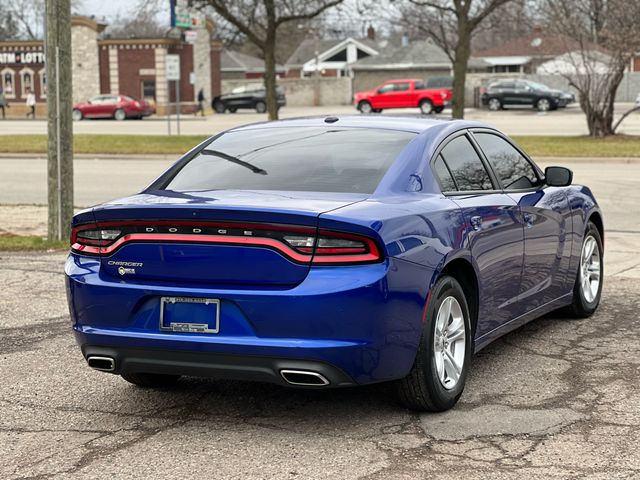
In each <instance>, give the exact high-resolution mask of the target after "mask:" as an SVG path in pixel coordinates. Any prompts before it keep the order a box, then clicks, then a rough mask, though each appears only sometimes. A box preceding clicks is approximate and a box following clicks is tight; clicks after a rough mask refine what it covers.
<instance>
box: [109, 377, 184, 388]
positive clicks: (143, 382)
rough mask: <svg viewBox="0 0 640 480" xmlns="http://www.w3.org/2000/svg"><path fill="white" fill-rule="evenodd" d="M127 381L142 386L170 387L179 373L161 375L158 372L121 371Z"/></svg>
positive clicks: (176, 379)
mask: <svg viewBox="0 0 640 480" xmlns="http://www.w3.org/2000/svg"><path fill="white" fill-rule="evenodd" d="M120 376H121V377H122V378H124V379H125V380H126V381H127V382H129V383H132V384H134V385H137V386H138V387H143V388H163V387H172V386H173V385H175V384H176V382H177V381H178V379H179V378H180V375H162V374H159V373H122V374H120Z"/></svg>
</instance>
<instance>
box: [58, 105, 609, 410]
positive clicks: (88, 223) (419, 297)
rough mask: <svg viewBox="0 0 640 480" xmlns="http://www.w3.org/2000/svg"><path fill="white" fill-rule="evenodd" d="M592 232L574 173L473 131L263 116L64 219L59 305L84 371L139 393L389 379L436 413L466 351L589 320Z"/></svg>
mask: <svg viewBox="0 0 640 480" xmlns="http://www.w3.org/2000/svg"><path fill="white" fill-rule="evenodd" d="M123 175H125V173H124V172H123ZM452 200H454V201H452ZM602 225H603V222H602V212H601V211H600V208H599V207H598V205H597V203H596V200H595V199H594V197H593V195H592V193H591V191H590V190H589V188H587V187H584V186H580V185H572V173H571V171H570V170H568V169H566V168H562V167H547V168H546V170H544V171H542V170H541V169H540V168H538V167H537V166H536V164H535V163H534V162H533V161H532V160H531V159H530V158H529V157H528V156H527V155H526V154H525V153H524V152H523V151H522V150H521V149H520V148H518V147H517V146H516V145H515V144H514V143H513V142H512V141H511V140H509V138H508V137H507V136H505V135H503V134H502V133H500V132H499V131H497V130H495V129H493V128H491V127H489V126H483V125H482V124H480V123H478V122H469V121H464V120H453V121H448V122H442V121H438V120H435V119H425V118H415V117H413V118H412V117H404V118H403V117H382V116H377V117H371V116H366V117H363V116H346V117H327V118H317V117H316V118H302V119H300V118H299V119H290V120H283V121H279V122H265V123H260V124H254V125H249V126H245V127H239V128H235V129H233V130H230V131H227V132H223V133H222V134H220V135H217V136H215V137H212V138H210V139H209V141H207V142H203V143H202V144H201V145H200V146H198V147H197V148H195V149H194V150H192V151H190V152H189V153H188V154H187V155H185V156H184V157H183V158H181V159H180V160H179V161H178V162H177V163H176V164H175V165H173V166H172V167H170V168H169V169H168V170H167V171H166V172H165V173H164V174H163V175H161V176H160V177H159V178H158V180H156V181H155V182H154V183H152V184H151V185H150V186H149V187H148V188H146V189H145V190H144V191H142V192H141V193H139V194H136V195H133V196H130V197H127V198H122V199H120V200H115V201H111V202H108V203H105V204H103V205H98V206H96V207H93V208H91V209H87V210H84V211H82V212H79V213H77V214H76V215H75V216H74V217H73V224H72V236H71V252H70V254H69V257H68V259H67V261H66V265H65V275H66V286H67V298H68V301H69V310H70V312H71V317H72V324H73V330H74V332H75V336H76V339H77V342H78V343H79V345H80V347H81V351H82V354H83V355H84V358H85V359H86V361H87V363H88V365H89V366H90V367H92V368H94V369H96V370H101V371H104V372H110V373H113V374H118V375H121V376H122V377H123V378H124V379H125V380H127V381H128V382H131V383H133V384H136V385H140V386H143V387H162V386H167V385H172V384H175V383H176V382H177V381H178V379H179V377H180V376H181V375H189V376H212V377H225V378H232V379H242V380H258V381H266V382H272V383H276V384H279V385H283V386H295V387H307V388H316V389H320V388H330V387H346V386H356V385H364V384H369V383H375V382H384V381H396V382H395V386H396V388H397V389H398V392H399V394H400V398H401V399H402V401H403V402H404V404H405V405H406V406H408V407H411V408H414V409H418V410H432V411H440V410H446V409H448V408H451V407H452V406H453V405H454V404H455V403H456V401H457V400H458V398H459V397H460V395H461V394H462V390H463V388H464V384H465V380H466V379H467V376H468V372H469V368H470V363H471V362H470V360H471V355H472V354H473V353H474V352H477V351H479V350H481V349H482V348H484V347H485V346H486V345H488V344H489V343H491V342H492V341H494V340H495V339H497V338H498V337H500V336H502V335H504V334H506V333H507V332H509V331H511V330H514V329H515V328H518V327H519V326H521V325H523V324H525V323H527V322H529V321H531V320H533V319H534V318H537V317H540V316H542V315H544V314H546V313H548V312H550V311H552V310H555V309H558V308H561V307H567V308H568V309H569V310H570V311H571V312H572V314H573V315H575V316H580V317H587V316H589V315H591V314H592V313H593V312H594V311H595V310H596V308H597V307H598V304H599V302H600V295H601V291H602V284H603V276H602V265H603V262H602V254H603V249H602V238H603V235H604V231H603V226H602ZM515 340H517V339H512V341H515ZM489 373H491V372H485V374H489ZM494 373H495V372H494ZM509 380H510V379H509V378H507V379H504V381H509Z"/></svg>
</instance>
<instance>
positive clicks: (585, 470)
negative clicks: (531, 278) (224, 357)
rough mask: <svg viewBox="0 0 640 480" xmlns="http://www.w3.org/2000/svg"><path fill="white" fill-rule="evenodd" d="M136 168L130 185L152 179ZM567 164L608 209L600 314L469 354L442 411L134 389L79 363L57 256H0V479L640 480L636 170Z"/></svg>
mask: <svg viewBox="0 0 640 480" xmlns="http://www.w3.org/2000/svg"><path fill="white" fill-rule="evenodd" d="M147 162H148V163H144V164H142V165H143V166H146V167H147V168H140V169H139V170H140V171H141V173H140V177H136V179H138V180H131V179H130V180H127V182H129V181H131V182H132V184H135V183H136V182H140V184H143V183H145V182H146V181H147V177H146V175H147V174H148V173H147V170H153V171H156V170H160V169H161V167H162V166H163V162H154V161H147ZM0 164H1V163H0ZM99 165H102V163H99ZM109 165H111V169H114V170H117V168H115V167H113V165H114V164H112V163H108V161H104V166H105V168H106V167H107V166H109ZM569 165H570V166H571V167H572V168H573V169H574V170H575V173H576V180H577V181H584V182H586V183H590V184H591V185H592V186H593V189H594V191H595V192H596V195H597V196H598V197H599V199H600V201H601V203H602V205H603V208H604V212H605V223H606V227H607V228H608V232H607V235H606V255H605V260H606V264H605V272H606V277H605V288H604V296H603V302H602V305H601V308H600V309H599V310H598V312H597V313H596V314H595V315H594V316H593V317H592V318H589V319H585V320H568V319H564V318H560V317H558V316H557V315H550V316H548V317H546V318H543V319H540V320H537V321H535V322H532V323H530V324H529V325H527V326H525V327H524V328H521V329H519V330H517V331H516V332H513V333H511V334H509V335H507V336H506V337H504V338H502V339H501V340H499V341H497V342H496V343H494V344H492V345H491V346H489V347H488V348H486V349H485V350H483V351H482V352H480V353H479V354H478V355H477V356H476V357H475V359H474V363H473V367H472V372H471V375H470V378H469V381H468V384H467V388H466V390H465V393H464V394H463V396H462V398H461V401H460V403H459V404H458V406H457V407H456V408H455V409H454V410H452V411H450V412H447V413H443V414H437V415H434V414H416V413H413V412H410V411H407V410H404V409H402V408H400V407H399V406H398V404H397V403H396V401H395V399H394V397H393V395H392V394H391V391H390V389H389V387H388V386H386V385H377V386H371V387H366V388H357V389H345V390H328V391H315V392H305V391H298V390H289V389H285V388H281V387H276V386H271V385H262V384H251V383H241V382H231V381H215V380H196V379H186V380H184V381H182V382H181V383H180V385H179V388H176V389H170V390H165V391H152V390H151V391H150V390H142V389H138V388H135V387H133V386H130V385H128V384H127V383H125V382H124V381H122V380H121V379H120V378H118V377H115V376H111V375H108V374H103V373H99V372H95V371H92V370H90V369H89V368H88V367H86V365H85V363H84V361H83V359H82V357H81V354H80V352H79V351H78V349H77V347H76V345H75V344H74V340H73V337H72V335H71V332H70V323H69V319H68V311H67V306H66V300H65V293H64V285H63V277H62V266H63V262H64V254H61V253H47V254H8V253H2V252H0V285H2V290H1V291H0V372H2V382H0V458H2V461H1V462H0V478H2V479H7V480H9V479H27V478H29V479H35V478H37V479H47V478H56V479H57V478H60V479H67V478H73V479H103V478H118V479H120V478H125V479H127V478H130V479H156V478H161V479H184V478H215V479H242V480H253V479H256V480H257V479H292V480H293V479H295V480H298V479H314V480H315V479H319V478H322V479H326V480H332V479H336V480H344V479H356V478H358V479H371V480H375V479H379V480H413V479H418V478H424V479H426V478H437V479H460V478H464V479H466V480H474V479H486V478H491V479H498V480H499V479H514V480H521V479H523V478H536V479H537V478H540V479H542V478H544V479H566V478H580V479H582V478H588V479H611V478H629V479H631V478H640V402H638V398H640V375H639V374H638V373H639V372H640V342H638V337H639V336H640V317H638V311H640V296H639V295H638V292H639V291H640V228H639V227H638V221H637V219H636V218H635V217H634V216H633V215H632V214H631V213H632V212H634V211H637V205H638V201H639V200H640V198H639V197H638V196H639V195H640V193H639V192H638V189H637V179H638V178H640V175H639V174H638V173H639V171H638V169H639V168H640V165H639V164H637V163H636V164H622V163H615V162H614V163H610V164H606V165H603V164H600V163H575V164H569ZM77 170H78V172H82V167H81V168H78V169H77ZM4 173H6V172H0V178H4ZM98 178H101V177H98ZM113 180H114V178H111V177H109V179H108V181H107V180H104V179H102V180H101V181H100V182H95V181H94V183H92V184H91V186H92V187H93V188H94V189H95V195H97V196H100V195H104V196H112V195H113V194H115V193H116V192H115V191H116V190H117V189H119V188H121V185H117V184H113ZM143 180H144V181H143ZM106 185H108V188H107V187H106ZM7 186H8V185H7V184H6V183H3V184H2V185H0V192H3V195H4V190H5V188H6V187H7ZM87 188H88V187H87ZM127 188H129V184H127ZM31 208H35V207H31ZM25 209H27V207H23V206H15V205H14V206H5V207H4V210H3V211H5V212H8V211H11V212H12V214H11V215H7V216H5V218H4V219H2V220H1V222H2V223H1V224H2V225H3V226H6V225H7V223H6V222H9V223H10V222H11V221H15V218H19V217H22V216H23V214H24V212H25ZM12 219H14V220H12Z"/></svg>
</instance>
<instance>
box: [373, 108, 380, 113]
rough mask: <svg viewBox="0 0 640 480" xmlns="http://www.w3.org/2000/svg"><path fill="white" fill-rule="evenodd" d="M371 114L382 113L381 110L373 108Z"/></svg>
mask: <svg viewBox="0 0 640 480" xmlns="http://www.w3.org/2000/svg"><path fill="white" fill-rule="evenodd" d="M373 113H382V109H381V108H374V109H373Z"/></svg>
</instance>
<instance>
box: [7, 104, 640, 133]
mask: <svg viewBox="0 0 640 480" xmlns="http://www.w3.org/2000/svg"><path fill="white" fill-rule="evenodd" d="M631 106H632V104H618V105H616V115H621V114H622V113H623V112H624V111H625V110H627V109H628V108H630V107H631ZM280 113H281V117H282V118H291V117H301V116H308V115H329V114H338V115H345V114H349V115H350V114H357V112H356V110H355V108H354V107H352V106H349V105H341V106H328V107H285V108H283V109H282V110H281V112H280ZM417 113H418V109H398V110H388V111H386V112H384V113H383V115H399V114H413V115H416V114H417ZM448 115H450V110H445V112H444V113H443V114H442V115H437V116H436V118H446V117H447V116H448ZM465 115H466V118H467V119H469V120H478V121H482V122H486V123H488V124H490V125H493V126H495V127H496V128H498V129H499V130H502V131H504V132H505V133H507V134H509V135H585V134H587V127H586V122H585V117H584V114H583V113H582V112H581V110H580V108H579V107H578V106H577V105H576V104H574V105H571V106H569V107H568V108H566V109H560V110H557V111H554V112H547V113H539V112H536V111H534V110H532V109H529V108H525V109H515V110H514V109H510V110H505V111H501V112H489V111H487V110H478V109H467V112H466V114H465ZM181 118H182V120H183V121H182V123H181V131H182V133H183V134H193V135H213V134H215V133H217V132H220V131H222V130H225V129H228V128H232V127H236V126H238V125H243V124H246V123H253V122H262V121H265V120H266V119H267V117H266V115H265V114H257V113H255V112H253V111H249V110H245V111H239V112H238V113H235V114H231V113H227V114H222V115H210V116H208V117H205V118H202V117H194V116H183V117H181ZM173 120H174V124H173V126H172V132H173V133H174V134H175V131H176V130H175V119H173ZM73 128H74V132H75V133H103V134H125V135H126V134H147V135H166V134H167V121H166V118H158V117H150V118H147V119H144V120H130V121H126V122H117V121H115V120H83V121H81V122H76V123H74V125H73ZM46 131H47V124H46V121H45V120H44V119H38V120H23V119H20V120H4V121H1V120H0V135H17V134H28V133H40V134H44V133H46ZM620 133H624V134H627V135H640V113H634V114H632V115H631V116H629V117H628V118H627V119H626V120H625V121H624V123H623V124H622V126H621V129H620Z"/></svg>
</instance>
